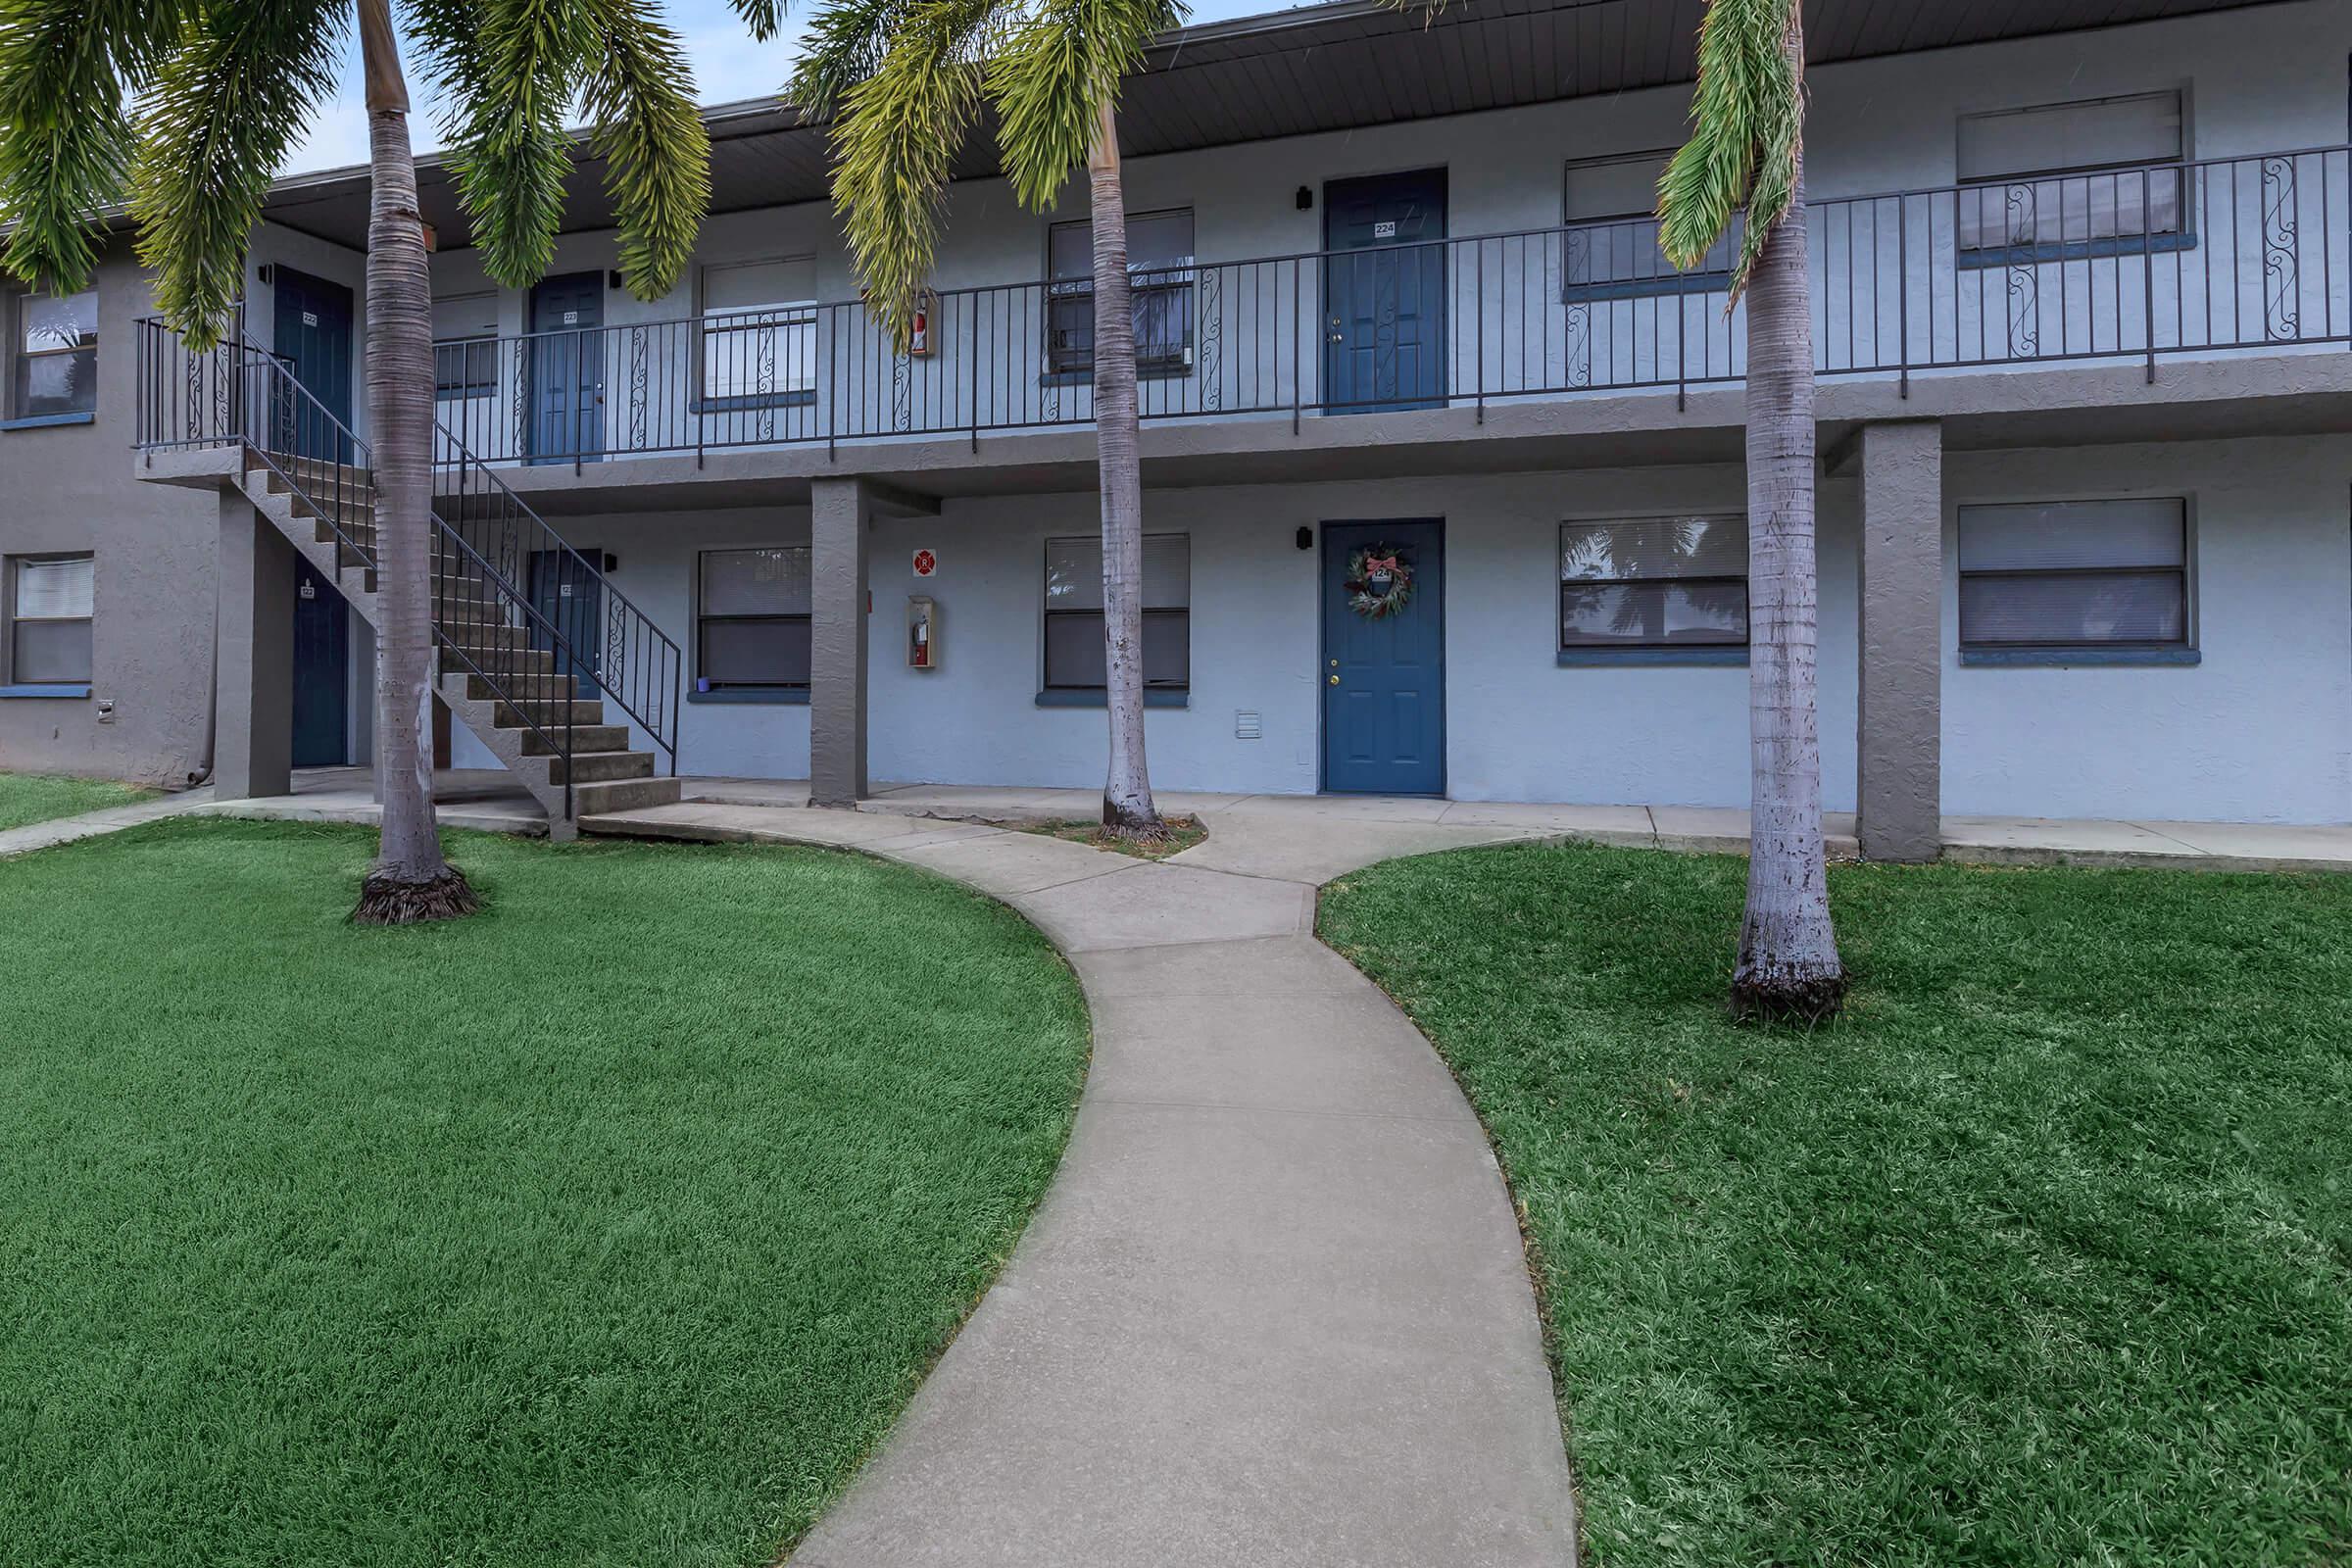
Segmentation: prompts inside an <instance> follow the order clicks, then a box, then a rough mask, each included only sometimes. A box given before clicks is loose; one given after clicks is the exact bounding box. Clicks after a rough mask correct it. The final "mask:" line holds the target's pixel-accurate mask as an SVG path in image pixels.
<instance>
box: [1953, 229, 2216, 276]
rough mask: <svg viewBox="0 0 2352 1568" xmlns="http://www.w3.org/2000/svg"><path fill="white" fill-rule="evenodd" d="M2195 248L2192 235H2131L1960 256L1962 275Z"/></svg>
mask: <svg viewBox="0 0 2352 1568" xmlns="http://www.w3.org/2000/svg"><path fill="white" fill-rule="evenodd" d="M2196 248H2197V236H2196V235H2194V234H2149V235H2146V236H2144V237H2143V236H2141V235H2138V234H2132V235H2130V236H2128V237H2124V238H2118V239H2078V240H2051V241H2049V242H2047V243H2043V244H2033V245H1987V246H1985V247H1984V248H1982V249H1980V250H1964V251H1962V252H1961V253H1960V261H1959V266H1960V270H1962V271H1969V270H1985V269H1987V268H1995V267H2040V266H2044V265H2046V264H2048V263H2051V262H2087V261H2090V260H2092V259H2094V258H2097V259H2101V260H2104V259H2107V258H2111V257H2118V256H2122V257H2131V256H2137V255H2139V254H2140V253H2141V252H2143V251H2144V252H2146V253H2148V254H2150V255H2153V256H2163V255H2166V254H2167V253H2169V252H2172V251H2193V250H2195V249H2196Z"/></svg>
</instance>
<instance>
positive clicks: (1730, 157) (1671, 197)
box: [1658, 0, 1804, 300]
mask: <svg viewBox="0 0 2352 1568" xmlns="http://www.w3.org/2000/svg"><path fill="white" fill-rule="evenodd" d="M1796 4H1797V0H1709V3H1708V6H1707V15H1706V20H1705V21H1704V22H1703V23H1701V24H1700V25H1699V34H1698V87H1697V90H1696V91H1695V92H1694V93H1693V94H1692V96H1691V139H1690V140H1689V141H1688V142H1686V143H1685V144H1684V145H1683V148H1682V150H1681V151H1680V152H1678V153H1676V154H1675V155H1674V158H1673V160H1672V161H1671V162H1670V163H1668V164H1667V166H1666V172H1665V173H1664V174H1663V175H1661V176H1660V177H1659V179H1658V243H1659V245H1660V247H1661V248H1662V249H1663V250H1664V251H1665V252H1666V258H1667V260H1668V261H1670V262H1672V263H1674V265H1675V266H1677V267H1681V268H1691V267H1696V266H1697V265H1698V264H1699V262H1700V260H1701V259H1702V258H1703V257H1705V255H1706V254H1707V251H1708V249H1709V248H1710V247H1712V246H1713V245H1714V244H1715V242H1716V241H1717V240H1719V239H1721V238H1722V237H1723V234H1724V231H1725V229H1727V228H1729V227H1730V226H1731V221H1732V215H1733V214H1734V213H1736V212H1738V211H1739V210H1740V208H1741V207H1743V206H1744V207H1745V208H1746V209H1747V230H1746V233H1745V234H1744V235H1743V236H1742V237H1741V240H1740V256H1739V259H1738V261H1737V263H1736V264H1735V265H1734V267H1733V270H1732V298H1733V299H1734V300H1738V299H1739V297H1740V293H1741V291H1742V290H1744V289H1745V288H1746V287H1747V279H1748V276H1749V274H1750V273H1751V272H1753V271H1754V270H1755V265H1756V258H1757V257H1759V256H1760V255H1762V254H1763V251H1764V246H1765V245H1766V243H1767V242H1769V241H1770V239H1771V237H1772V232H1773V229H1774V227H1775V226H1776V225H1777V224H1778V223H1779V222H1780V221H1781V219H1782V217H1783V216H1784V215H1786V214H1787V213H1788V211H1789V203H1790V201H1791V200H1793V199H1794V196H1795V192H1796V174H1797V169H1798V164H1799V159H1800V157H1801V155H1802V153H1803V150H1804V82H1803V79H1802V76H1801V74H1800V73H1799V68H1798V65H1797V63H1796V61H1795V60H1794V59H1793V58H1792V57H1791V55H1790V53H1789V47H1788V45H1789V26H1790V25H1791V23H1792V16H1791V11H1792V8H1793V7H1794V6H1795V5H1796Z"/></svg>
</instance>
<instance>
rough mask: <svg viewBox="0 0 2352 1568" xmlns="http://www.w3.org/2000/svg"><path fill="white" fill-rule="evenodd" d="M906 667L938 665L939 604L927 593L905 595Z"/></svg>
mask: <svg viewBox="0 0 2352 1568" xmlns="http://www.w3.org/2000/svg"><path fill="white" fill-rule="evenodd" d="M938 667H939V606H938V605H937V604H936V603H934V602H933V601H932V598H931V596H930V595H929V594H909V595H907V668H908V669H937V668H938Z"/></svg>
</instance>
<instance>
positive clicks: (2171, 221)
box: [143, 147, 2352, 466]
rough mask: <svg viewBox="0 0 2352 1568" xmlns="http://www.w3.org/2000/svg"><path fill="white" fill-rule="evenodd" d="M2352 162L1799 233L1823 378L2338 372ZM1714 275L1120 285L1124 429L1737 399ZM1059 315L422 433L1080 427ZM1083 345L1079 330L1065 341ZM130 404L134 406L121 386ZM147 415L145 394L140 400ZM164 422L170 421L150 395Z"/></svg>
mask: <svg viewBox="0 0 2352 1568" xmlns="http://www.w3.org/2000/svg"><path fill="white" fill-rule="evenodd" d="M2347 221H2352V150H2348V149H2347V148H2344V147H2327V148H2315V149H2308V150H2304V151H2296V152H2280V153H2267V154H2261V155H2257V156H2251V157H2245V158H2232V159H2218V160H2211V161H2206V162H2202V163H2190V164H2164V165H2156V166H2150V167H2145V168H2131V169H2114V170H2104V171H2099V172H2091V173H2079V174H2064V175H2051V176H2047V177H2038V178H2029V179H2013V180H2003V181H1998V182H1993V183H1985V184H1975V185H1954V186H1944V187H1941V188H1937V189H1932V190H1919V191H1906V192H1899V193H1895V194H1890V195H1881V196H1859V197H1848V198H1841V199H1835V200H1828V201H1821V202H1816V203H1814V204H1813V205H1812V206H1811V207H1810V208H1809V210H1808V214H1807V222H1808V225H1809V231H1810V233H1809V237H1810V239H1811V248H1812V263H1813V341H1814V350H1815V356H1816V362H1817V365H1818V367H1819V368H1820V370H1821V371H1822V373H1823V374H1825V375H1830V376H1846V375H1865V376H1867V375H1883V376H1887V377H1888V378H1891V379H1896V380H1899V381H1900V382H1901V384H1902V385H1903V386H1904V387H1905V389H1906V390H1907V389H1908V386H1909V382H1910V378H1911V377H1912V376H1913V375H1914V374H1929V373H1936V372H1944V371H1952V370H1963V369H1982V368H2000V367H2030V366H2040V365H2050V364H2055V363H2061V362H2082V361H2096V360H2111V359H2124V360H2139V361H2142V362H2144V363H2145V365H2146V366H2147V368H2148V373H2149V375H2150V376H2151V377H2152V376H2153V375H2154V374H2155V372H2156V367H2157V364H2158V362H2159V361H2160V360H2162V359H2165V358H2167V357H2177V356H2197V355H2223V354H2232V353H2239V352H2245V351H2271V352H2279V351H2291V350H2299V349H2308V348H2314V347H2318V346H2322V345H2330V344H2333V345H2344V344H2347V343H2352V243H2348V242H2347V234H2346V227H2345V226H2346V223H2347ZM1728 254H1729V250H1728V247H1719V249H1718V253H1717V254H1716V255H1715V256H1711V257H1710V258H1708V260H1707V261H1706V262H1705V263H1703V264H1702V265H1701V267H1700V268H1699V269H1698V270H1692V271H1689V272H1677V271H1675V270H1673V269H1672V268H1671V267H1669V266H1667V265H1666V263H1665V262H1664V260H1663V259H1662V258H1661V257H1660V256H1659V255H1658V252H1657V247H1656V224H1655V223H1654V221H1650V220H1647V219H1629V220H1624V221H1613V222H1593V223H1576V224H1570V225H1566V226H1562V227H1557V228H1546V229H1533V230H1528V231H1525V232H1520V233H1511V234H1490V235H1482V236H1476V237H1469V238H1458V239H1449V240H1443V241H1435V242H1431V243H1427V244H1418V245H1399V246H1392V247H1382V248H1377V249H1370V250H1358V251H1335V252H1325V253H1319V254H1312V255H1302V256H1280V257H1269V258H1263V259H1258V260H1250V261H1232V262H1216V263H1201V264H1197V265H1193V266H1189V267H1180V268H1167V267H1161V268H1156V269H1154V270H1152V271H1151V272H1150V273H1149V274H1148V275H1145V274H1139V278H1138V282H1139V289H1138V300H1139V306H1138V312H1137V340H1138V345H1139V350H1140V351H1141V358H1142V360H1143V362H1144V363H1143V365H1142V369H1141V376H1140V381H1141V384H1140V388H1139V401H1140V405H1141V409H1142V413H1143V417H1145V418H1147V419H1196V418H1213V417H1269V418H1270V417H1283V418H1288V419H1289V420H1290V421H1291V422H1292V424H1293V425H1294V427H1297V426H1298V424H1299V422H1300V421H1301V420H1303V419H1305V418H1307V417H1314V416H1318V415H1331V414H1353V413H1361V412H1368V411H1373V410H1384V409H1389V410H1394V409H1412V408H1445V407H1476V408H1478V409H1480V410H1482V411H1483V410H1484V409H1485V407H1486V406H1487V405H1489V404H1491V403H1505V402H1512V401H1520V400H1527V399H1538V398H1553V397H1564V396H1574V395H1577V394H1581V393H1590V392H1604V391H1630V390H1640V389H1667V390H1674V391H1677V392H1682V391H1687V390H1688V389H1689V388H1691V387H1694V386H1704V385H1710V384H1720V383H1725V382H1731V381H1736V380H1738V379H1740V377H1741V376H1742V375H1743V374H1744V373H1745V368H1746V365H1745V352H1746V331H1745V322H1744V318H1743V313H1742V310H1727V309H1726V307H1727V305H1728V303H1729V287H1728V285H1729V278H1728V275H1727V273H1726V272H1725V270H1723V269H1724V265H1725V259H1726V258H1727V257H1728ZM1072 297H1073V296H1071V295H1070V294H1069V292H1068V285H1066V284H1063V285H1055V284H1050V283H1046V282H1035V283H1015V284H1005V285H1000V286H994V287H987V288H968V289H953V290H945V291H942V292H941V293H940V294H938V295H937V296H936V297H935V298H933V299H931V300H929V301H928V302H927V303H928V306H929V310H928V316H927V332H926V339H925V341H924V342H923V343H922V345H921V346H920V349H919V350H918V352H915V353H912V354H902V353H899V352H897V351H896V350H895V348H894V346H893V345H892V343H891V342H890V340H889V339H888V337H887V336H886V335H885V334H884V333H883V331H882V330H881V329H880V327H879V325H878V323H877V322H876V321H875V319H874V318H873V317H872V315H871V314H870V313H869V312H868V311H867V309H866V308H865V306H864V305H862V304H860V303H858V302H848V303H841V304H809V305H778V306H773V307H769V308H764V309H758V310H738V311H731V312H728V313H725V314H723V315H722V314H713V315H711V316H707V317H704V318H701V319H672V320H654V321H629V322H619V323H614V324H611V325H606V326H600V327H587V328H578V329H563V330H558V331H551V332H541V333H534V334H530V335H526V336H521V337H511V338H479V339H473V340H468V341H465V342H453V343H444V344H442V345H439V347H438V349H437V358H438V362H439V363H438V367H437V369H438V375H437V380H438V383H439V395H440V417H441V422H442V425H443V427H444V428H445V429H446V430H448V431H450V432H451V433H452V436H453V437H454V438H455V439H456V440H458V441H459V442H461V443H462V444H463V445H464V446H465V447H466V448H467V449H469V450H470V451H471V452H472V453H473V454H474V455H476V456H477V457H479V458H481V459H483V460H486V461H489V462H492V463H498V464H509V463H524V464H535V463H561V464H565V465H570V466H577V465H583V464H586V463H591V462H596V461H600V460H603V459H608V458H616V457H626V456H636V455H645V454H679V453H687V454H697V455H699V454H701V453H704V452H709V451H714V450H719V449H723V448H746V447H780V446H789V445H796V444H806V443H818V442H821V443H824V444H826V445H827V446H828V447H829V448H830V447H834V446H837V445H839V444H841V443H844V442H872V441H882V440H891V439H895V438H902V437H937V436H942V435H963V436H968V437H969V438H970V439H972V440H973V441H975V442H976V441H977V440H978V438H979V437H980V436H981V435H982V434H985V433H989V432H994V431H1009V430H1021V429H1040V428H1051V427H1054V426H1060V425H1073V424H1082V423H1085V422H1087V421H1089V420H1090V419H1091V418H1092V417H1093V399H1094V393H1093V386H1092V382H1091V378H1090V376H1089V374H1088V372H1087V369H1086V353H1085V350H1086V344H1087V340H1088V338H1089V337H1090V336H1091V333H1090V332H1089V331H1088V330H1087V325H1088V322H1087V321H1081V320H1077V319H1075V317H1076V316H1077V315H1083V312H1076V311H1075V308H1074V307H1073V305H1072V303H1071V300H1072ZM1090 320H1091V318H1090ZM143 384H144V383H143ZM149 395H158V394H149ZM160 395H165V396H173V395H175V394H160Z"/></svg>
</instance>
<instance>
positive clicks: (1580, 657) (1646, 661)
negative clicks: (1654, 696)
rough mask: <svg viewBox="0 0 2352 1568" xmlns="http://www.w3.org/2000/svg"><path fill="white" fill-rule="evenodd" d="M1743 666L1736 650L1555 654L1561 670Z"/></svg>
mask: <svg viewBox="0 0 2352 1568" xmlns="http://www.w3.org/2000/svg"><path fill="white" fill-rule="evenodd" d="M1746 662H1747V649H1746V647H1745V646H1744V645H1743V646H1741V647H1738V648H1563V649H1561V650H1560V654H1559V664H1560V667H1561V668H1562V669H1586V668H1592V667H1593V666H1596V665H1604V664H1616V665H1619V666H1626V665H1635V666H1639V665H1660V664H1718V665H1722V664H1740V665H1744V664H1745V663H1746Z"/></svg>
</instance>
